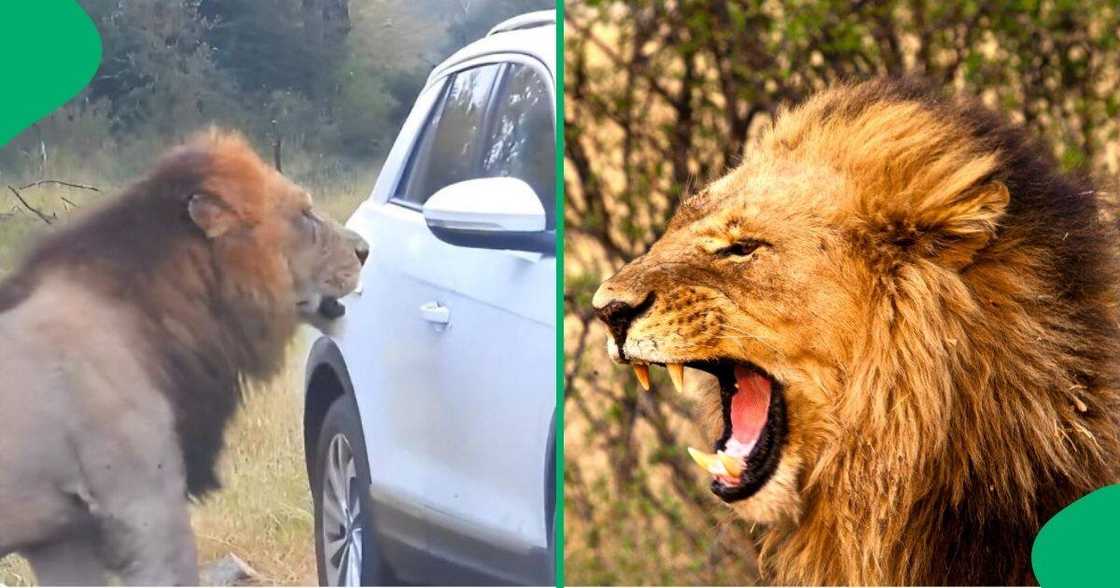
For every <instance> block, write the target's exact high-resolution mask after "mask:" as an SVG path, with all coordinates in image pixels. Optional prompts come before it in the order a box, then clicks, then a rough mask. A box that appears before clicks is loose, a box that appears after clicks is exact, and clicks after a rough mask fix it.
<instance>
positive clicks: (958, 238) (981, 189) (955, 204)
mask: <svg viewBox="0 0 1120 588" xmlns="http://www.w3.org/2000/svg"><path fill="white" fill-rule="evenodd" d="M931 195H933V194H928V193H927V198H924V199H919V201H918V202H913V201H911V203H910V204H911V205H910V206H908V207H907V208H908V209H903V210H899V209H895V211H894V214H890V213H888V214H887V217H888V218H886V219H883V220H885V221H887V222H886V224H885V225H884V229H885V230H886V232H887V233H888V234H887V235H886V238H887V240H888V241H889V242H891V243H894V244H895V245H896V246H899V247H902V248H904V249H907V250H909V251H911V252H912V253H913V254H915V255H917V256H919V257H922V258H925V259H931V260H934V261H936V262H938V263H940V264H941V265H944V266H946V267H949V268H951V269H955V270H960V269H962V268H964V267H966V266H968V265H969V264H971V263H972V260H973V259H974V258H975V257H976V254H977V252H979V251H980V250H981V249H983V248H984V247H985V246H987V245H988V244H989V243H990V242H991V241H992V239H994V238H995V236H996V232H997V230H998V227H999V223H1000V219H1001V218H1002V217H1003V215H1004V213H1005V212H1006V211H1007V205H1008V202H1010V193H1009V192H1008V190H1007V186H1006V185H1004V184H1003V182H1000V181H995V180H993V181H990V182H986V183H984V184H980V185H977V186H973V187H971V188H968V189H965V190H963V191H960V192H957V193H955V194H952V195H951V196H949V195H948V194H945V193H944V192H943V193H942V194H940V195H941V196H948V197H945V198H936V197H935V198H929V197H928V196H931ZM891 217H893V220H892V219H891ZM900 220H901V221H902V222H898V221H900Z"/></svg>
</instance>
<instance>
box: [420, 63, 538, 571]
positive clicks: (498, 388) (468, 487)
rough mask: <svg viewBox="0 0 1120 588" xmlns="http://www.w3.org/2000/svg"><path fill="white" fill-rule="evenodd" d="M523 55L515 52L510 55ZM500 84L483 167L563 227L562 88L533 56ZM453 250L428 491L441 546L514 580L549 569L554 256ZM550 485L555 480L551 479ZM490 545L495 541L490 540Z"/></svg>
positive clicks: (436, 366) (436, 353)
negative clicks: (558, 190)
mask: <svg viewBox="0 0 1120 588" xmlns="http://www.w3.org/2000/svg"><path fill="white" fill-rule="evenodd" d="M510 59H512V58H510ZM501 71H502V73H501V76H500V78H499V79H498V81H497V83H496V86H495V88H494V91H493V92H492V99H491V102H492V104H491V107H490V108H489V110H488V114H487V116H486V124H485V130H484V133H483V134H482V135H481V137H480V139H481V141H480V145H479V160H478V164H477V165H478V171H477V177H483V178H484V177H500V176H509V177H516V178H518V179H521V180H524V181H525V182H526V183H528V184H529V185H530V186H531V187H532V188H533V189H534V191H535V192H536V193H537V195H538V197H540V198H541V200H542V205H543V207H544V209H545V211H546V219H547V220H546V229H549V230H554V229H555V218H554V215H555V210H556V206H555V185H556V182H555V179H556V176H555V166H556V158H555V134H554V122H553V121H554V120H555V118H554V100H553V86H552V84H551V78H550V77H549V74H548V73H547V70H546V69H545V68H544V67H543V66H542V65H541V64H539V62H534V61H533V60H531V59H528V58H522V59H519V60H517V61H512V60H511V61H508V62H507V63H505V64H504V66H503V67H502V70H501ZM434 247H435V249H436V250H438V251H439V252H440V256H441V258H442V259H445V260H446V262H445V263H446V267H443V268H439V269H438V270H437V271H434V272H433V273H431V274H429V275H428V276H427V277H428V278H429V279H430V280H431V281H432V282H433V284H435V285H436V286H437V287H438V288H439V290H440V292H439V295H438V297H437V298H436V299H434V300H432V302H433V303H435V304H438V305H440V306H441V307H446V309H447V311H448V312H449V313H450V323H449V324H448V325H447V327H446V328H444V329H442V330H440V329H439V328H433V329H432V332H433V338H434V340H433V345H432V346H431V348H430V350H431V352H432V362H433V363H432V371H433V375H434V378H435V379H437V380H438V384H437V385H436V388H435V389H434V390H432V391H431V395H432V398H433V401H434V402H436V403H438V404H439V405H440V406H441V410H438V411H436V412H434V413H433V414H431V415H429V420H428V423H429V424H430V427H431V434H432V439H433V440H435V443H433V445H432V448H431V452H432V460H433V462H434V463H437V464H438V466H437V467H435V468H434V469H433V470H432V472H431V474H432V475H431V477H430V478H429V479H428V484H427V486H426V487H425V492H424V494H425V496H426V497H427V498H428V499H429V500H431V501H432V502H431V506H432V508H433V509H434V510H435V511H437V512H438V518H439V520H440V521H441V525H442V527H443V528H442V529H441V532H438V533H433V535H432V537H431V546H432V549H434V550H438V551H443V552H445V553H448V554H453V555H455V556H457V557H458V558H459V559H463V560H471V561H476V562H478V561H484V562H485V561H489V562H490V564H491V565H492V566H493V567H494V568H495V569H497V570H500V571H501V572H503V573H505V574H508V575H509V577H510V578H511V579H518V580H520V581H526V582H530V581H531V582H540V581H542V580H543V579H545V578H546V576H544V575H543V574H544V573H545V572H546V569H545V566H542V565H541V558H540V557H539V556H541V555H544V556H546V557H547V556H548V555H549V554H548V545H549V541H548V539H549V538H548V533H547V530H548V524H547V520H546V508H545V479H546V476H547V474H548V471H547V470H548V468H551V467H552V461H551V460H550V459H549V455H548V454H549V447H548V438H549V430H550V423H551V419H552V416H553V412H554V409H555V399H556V389H555V381H556V380H555V373H556V372H555V362H556V347H555V340H556V339H555V332H556V331H555V329H556V323H555V316H556V310H555V309H556V306H555V292H556V285H555V276H556V265H555V262H556V260H555V257H553V256H551V255H549V256H542V255H539V254H525V253H519V252H512V251H502V250H494V249H481V248H468V247H455V246H451V245H447V244H445V243H439V244H438V245H434ZM549 491H551V489H549ZM480 545H487V546H489V549H483V548H480V547H479V546H480Z"/></svg>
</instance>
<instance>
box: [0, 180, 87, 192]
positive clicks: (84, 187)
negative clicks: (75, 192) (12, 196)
mask: <svg viewBox="0 0 1120 588" xmlns="http://www.w3.org/2000/svg"><path fill="white" fill-rule="evenodd" d="M44 184H57V185H59V186H66V187H68V188H78V189H79V190H90V191H91V192H100V191H101V189H100V188H97V187H96V186H87V185H85V184H75V183H74V182H64V181H62V180H39V181H38V182H31V183H30V184H27V185H24V186H20V187H19V189H20V190H27V189H28V188H37V187H39V186H42V185H44ZM10 187H11V186H9V188H10Z"/></svg>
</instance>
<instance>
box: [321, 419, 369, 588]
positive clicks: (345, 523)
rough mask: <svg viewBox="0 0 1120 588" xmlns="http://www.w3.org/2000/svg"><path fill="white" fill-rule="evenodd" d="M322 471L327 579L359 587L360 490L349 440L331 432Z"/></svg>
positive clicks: (360, 549)
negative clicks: (332, 435)
mask: <svg viewBox="0 0 1120 588" xmlns="http://www.w3.org/2000/svg"><path fill="white" fill-rule="evenodd" d="M326 457H327V459H326V464H325V467H324V471H323V474H324V475H323V492H322V505H321V508H322V520H323V525H322V527H323V528H322V531H321V532H322V535H323V556H324V557H323V559H324V562H323V563H324V565H325V567H326V571H327V582H328V583H329V584H330V585H332V586H359V585H361V582H362V546H363V545H362V537H363V535H364V533H365V529H363V528H362V516H361V515H362V503H361V500H360V499H359V498H360V492H361V489H360V488H359V486H360V483H359V482H358V468H357V463H356V462H355V461H354V451H353V449H352V448H351V446H350V441H349V440H348V439H347V438H346V436H345V435H343V434H341V433H340V434H338V435H335V436H334V438H332V439H331V442H330V445H328V447H327V456H326Z"/></svg>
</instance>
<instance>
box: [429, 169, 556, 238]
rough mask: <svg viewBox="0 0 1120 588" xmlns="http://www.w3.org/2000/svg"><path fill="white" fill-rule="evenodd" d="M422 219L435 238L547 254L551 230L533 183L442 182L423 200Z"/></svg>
mask: <svg viewBox="0 0 1120 588" xmlns="http://www.w3.org/2000/svg"><path fill="white" fill-rule="evenodd" d="M423 213H424V222H426V223H427V225H428V230H430V231H431V232H432V234H433V235H435V236H436V237H437V238H438V239H439V240H441V241H444V242H447V243H451V244H452V245H460V246H463V247H477V248H482V249H510V250H514V251H530V252H533V253H542V254H549V253H553V252H554V251H555V247H556V245H555V241H556V233H555V232H554V231H547V230H546V217H545V211H544V205H542V204H541V200H540V198H539V197H538V196H537V193H536V191H534V190H533V188H532V186H530V185H529V184H527V183H525V181H523V180H519V179H517V178H509V177H495V178H479V179H474V180H465V181H462V182H456V183H454V184H451V185H449V186H445V187H443V188H441V189H440V190H439V191H437V192H436V193H435V194H432V196H431V198H428V200H427V202H425V203H424V209H423Z"/></svg>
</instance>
